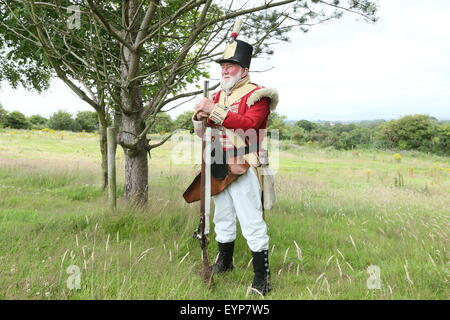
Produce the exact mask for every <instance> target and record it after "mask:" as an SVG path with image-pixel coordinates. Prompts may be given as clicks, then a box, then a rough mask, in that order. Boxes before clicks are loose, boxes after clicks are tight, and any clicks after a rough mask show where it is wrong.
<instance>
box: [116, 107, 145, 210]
mask: <svg viewBox="0 0 450 320" xmlns="http://www.w3.org/2000/svg"><path fill="white" fill-rule="evenodd" d="M143 130H144V123H143V122H142V120H141V119H140V116H139V115H125V114H124V115H122V139H123V141H125V142H126V143H129V142H131V141H135V140H134V139H135V137H136V136H138V135H139V134H140V133H141V132H142V131H143ZM130 136H131V137H130ZM124 153H125V198H127V199H128V200H129V202H130V203H131V204H134V205H142V204H144V203H146V202H147V195H148V192H147V191H148V162H147V161H148V160H147V149H146V141H145V140H144V141H140V142H139V143H138V144H137V145H136V147H135V148H133V149H130V148H124Z"/></svg>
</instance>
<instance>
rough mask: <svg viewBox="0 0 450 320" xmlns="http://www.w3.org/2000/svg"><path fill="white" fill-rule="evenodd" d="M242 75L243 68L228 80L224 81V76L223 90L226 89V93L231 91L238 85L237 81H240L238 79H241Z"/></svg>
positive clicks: (221, 83)
mask: <svg viewBox="0 0 450 320" xmlns="http://www.w3.org/2000/svg"><path fill="white" fill-rule="evenodd" d="M241 75H242V70H241V71H239V73H238V74H236V75H235V76H233V77H231V78H230V79H228V81H224V79H223V78H222V79H221V80H220V86H221V87H222V90H223V91H225V92H226V93H230V92H231V90H232V89H233V88H234V86H235V85H236V83H238V81H239V80H241Z"/></svg>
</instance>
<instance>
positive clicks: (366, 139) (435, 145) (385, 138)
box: [269, 113, 450, 155]
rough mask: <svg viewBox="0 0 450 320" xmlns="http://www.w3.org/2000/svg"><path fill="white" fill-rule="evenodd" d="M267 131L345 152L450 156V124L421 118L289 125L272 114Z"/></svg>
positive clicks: (294, 141)
mask: <svg viewBox="0 0 450 320" xmlns="http://www.w3.org/2000/svg"><path fill="white" fill-rule="evenodd" d="M269 129H278V132H279V138H280V139H282V140H290V141H291V142H292V143H295V144H299V145H304V144H309V145H312V144H315V145H318V146H320V147H331V148H335V149H345V150H351V149H356V148H378V149H393V150H418V151H423V152H432V153H435V154H439V155H450V121H448V120H446V121H439V120H437V119H436V118H433V117H431V116H428V115H423V114H415V115H407V116H404V117H402V118H400V119H397V120H391V121H385V120H373V121H359V122H351V123H340V122H327V121H320V122H311V121H308V120H299V121H296V122H292V121H289V122H288V121H287V120H286V116H281V115H278V114H277V113H272V114H271V115H270V117H269ZM269 132H270V131H269Z"/></svg>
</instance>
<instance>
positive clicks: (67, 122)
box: [48, 110, 75, 130]
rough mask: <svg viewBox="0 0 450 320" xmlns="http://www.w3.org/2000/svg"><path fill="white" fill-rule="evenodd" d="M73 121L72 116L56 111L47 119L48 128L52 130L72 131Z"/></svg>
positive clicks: (65, 112)
mask: <svg viewBox="0 0 450 320" xmlns="http://www.w3.org/2000/svg"><path fill="white" fill-rule="evenodd" d="M74 124H75V121H74V120H73V119H72V115H71V114H70V113H69V112H67V111H62V110H60V111H58V112H56V113H54V114H53V115H52V116H51V117H50V119H48V126H49V127H50V129H53V130H72V129H73V128H74Z"/></svg>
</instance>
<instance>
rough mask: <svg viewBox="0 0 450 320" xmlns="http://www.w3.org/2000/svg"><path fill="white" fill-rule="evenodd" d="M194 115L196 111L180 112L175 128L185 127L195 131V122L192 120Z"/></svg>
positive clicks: (192, 131)
mask: <svg viewBox="0 0 450 320" xmlns="http://www.w3.org/2000/svg"><path fill="white" fill-rule="evenodd" d="M193 115H194V111H185V112H183V113H181V114H179V115H178V117H177V118H176V119H175V122H174V127H175V129H185V130H189V132H190V133H194V124H193V123H192V120H191V119H192V116H193Z"/></svg>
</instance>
